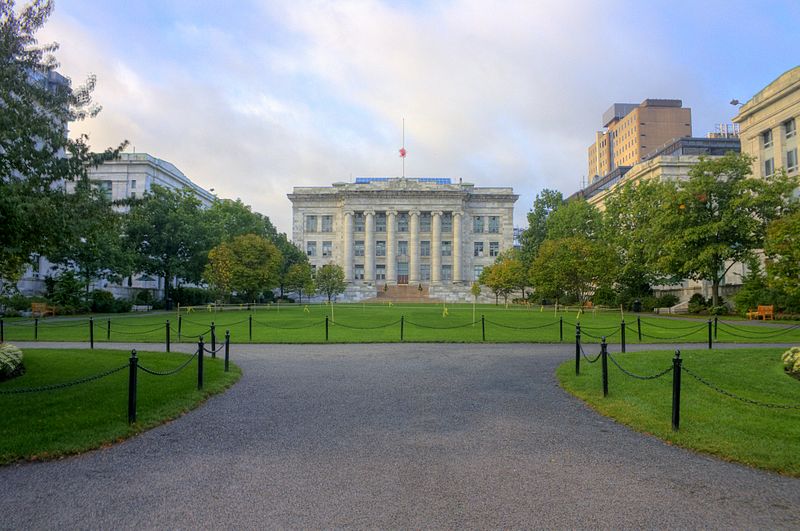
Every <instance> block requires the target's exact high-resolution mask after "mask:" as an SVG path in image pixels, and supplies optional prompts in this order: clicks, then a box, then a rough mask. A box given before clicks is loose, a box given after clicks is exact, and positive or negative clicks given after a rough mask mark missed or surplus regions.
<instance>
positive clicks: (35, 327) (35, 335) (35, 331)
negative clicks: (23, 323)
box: [33, 317, 39, 341]
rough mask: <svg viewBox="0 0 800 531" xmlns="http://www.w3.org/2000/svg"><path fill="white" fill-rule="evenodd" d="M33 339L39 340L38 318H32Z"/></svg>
mask: <svg viewBox="0 0 800 531" xmlns="http://www.w3.org/2000/svg"><path fill="white" fill-rule="evenodd" d="M33 339H34V340H35V341H38V340H39V318H38V317H37V318H36V319H34V320H33Z"/></svg>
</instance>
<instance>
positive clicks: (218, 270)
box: [204, 234, 283, 301]
mask: <svg viewBox="0 0 800 531" xmlns="http://www.w3.org/2000/svg"><path fill="white" fill-rule="evenodd" d="M282 261H283V257H282V256H281V253H280V251H278V248H277V247H275V244H273V243H272V242H271V241H269V240H268V239H266V238H265V237H263V236H258V235H256V234H243V235H241V236H236V237H235V238H233V240H231V241H230V242H227V241H226V242H222V243H221V244H219V245H217V246H216V247H214V248H213V249H211V251H210V252H209V256H208V263H207V264H206V267H205V271H204V277H205V278H206V280H208V281H209V283H210V284H212V285H213V286H216V287H217V288H218V289H220V290H223V291H224V292H225V295H226V296H229V295H230V293H231V292H236V293H237V294H238V295H240V296H242V297H244V299H245V300H246V301H253V300H256V299H257V298H258V296H259V295H261V294H262V293H263V292H264V291H266V290H269V289H272V288H274V287H275V286H277V285H278V275H279V270H280V264H281V262H282Z"/></svg>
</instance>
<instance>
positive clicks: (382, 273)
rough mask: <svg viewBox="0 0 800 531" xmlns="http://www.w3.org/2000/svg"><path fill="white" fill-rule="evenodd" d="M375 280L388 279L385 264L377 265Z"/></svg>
mask: <svg viewBox="0 0 800 531" xmlns="http://www.w3.org/2000/svg"><path fill="white" fill-rule="evenodd" d="M375 280H386V266H385V265H384V264H378V265H376V266H375Z"/></svg>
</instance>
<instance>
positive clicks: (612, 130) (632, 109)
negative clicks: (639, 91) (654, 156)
mask: <svg viewBox="0 0 800 531" xmlns="http://www.w3.org/2000/svg"><path fill="white" fill-rule="evenodd" d="M603 127H604V128H605V130H604V131H598V132H597V133H596V134H595V140H594V143H593V144H591V145H590V146H589V149H588V162H589V168H588V171H587V173H586V175H587V177H588V181H589V184H591V183H592V182H594V181H595V179H599V178H602V177H605V176H606V175H608V174H610V173H611V172H613V171H614V170H615V169H617V168H619V167H623V166H628V167H630V166H633V165H634V164H636V163H638V162H641V161H642V160H644V159H645V157H647V155H648V154H650V153H652V152H654V151H657V150H658V149H660V148H662V147H663V146H664V145H665V144H667V143H669V142H671V141H672V140H674V139H676V138H681V137H686V136H692V111H691V109H689V108H685V107H683V103H682V102H681V100H658V99H646V100H644V101H643V102H642V103H640V104H638V105H637V104H635V103H615V104H614V105H612V106H611V107H610V108H609V109H608V110H607V111H606V112H605V113H603Z"/></svg>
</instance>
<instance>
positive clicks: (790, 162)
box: [763, 148, 798, 177]
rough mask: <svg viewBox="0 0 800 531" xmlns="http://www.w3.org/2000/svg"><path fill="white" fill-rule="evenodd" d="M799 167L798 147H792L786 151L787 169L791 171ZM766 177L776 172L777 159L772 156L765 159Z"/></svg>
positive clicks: (764, 169)
mask: <svg viewBox="0 0 800 531" xmlns="http://www.w3.org/2000/svg"><path fill="white" fill-rule="evenodd" d="M797 169H798V160H797V148H794V149H790V150H789V151H787V152H786V171H787V172H789V173H791V172H793V171H797ZM763 171H764V177H769V176H770V175H772V174H773V173H775V159H774V158H772V157H770V158H768V159H765V160H764V167H763Z"/></svg>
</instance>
